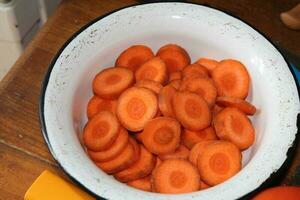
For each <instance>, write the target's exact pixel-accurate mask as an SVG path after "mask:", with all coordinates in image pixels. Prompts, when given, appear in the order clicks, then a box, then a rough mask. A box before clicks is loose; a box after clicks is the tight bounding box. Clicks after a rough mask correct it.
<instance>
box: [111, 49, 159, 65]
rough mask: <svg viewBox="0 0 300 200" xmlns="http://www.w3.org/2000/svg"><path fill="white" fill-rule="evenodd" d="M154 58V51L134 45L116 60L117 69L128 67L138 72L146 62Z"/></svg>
mask: <svg viewBox="0 0 300 200" xmlns="http://www.w3.org/2000/svg"><path fill="white" fill-rule="evenodd" d="M153 56H154V54H153V52H152V50H151V49H150V48H149V47H147V46H145V45H133V46H131V47H129V48H128V49H126V50H125V51H123V52H122V53H121V54H120V55H119V57H118V58H117V60H116V63H115V66H116V67H126V68H128V69H131V70H132V71H136V70H137V69H138V68H139V67H140V66H141V65H142V64H143V63H144V62H146V61H147V60H149V59H150V58H152V57H153Z"/></svg>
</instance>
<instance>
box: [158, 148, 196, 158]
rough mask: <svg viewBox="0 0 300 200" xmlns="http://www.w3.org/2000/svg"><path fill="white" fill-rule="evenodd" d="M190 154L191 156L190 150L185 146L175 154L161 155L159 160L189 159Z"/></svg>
mask: <svg viewBox="0 0 300 200" xmlns="http://www.w3.org/2000/svg"><path fill="white" fill-rule="evenodd" d="M189 154H190V150H189V149H188V148H186V147H185V146H184V145H180V146H179V147H178V148H177V149H176V150H175V152H174V153H168V154H160V155H159V158H160V159H162V160H167V159H174V158H180V159H188V157H189Z"/></svg>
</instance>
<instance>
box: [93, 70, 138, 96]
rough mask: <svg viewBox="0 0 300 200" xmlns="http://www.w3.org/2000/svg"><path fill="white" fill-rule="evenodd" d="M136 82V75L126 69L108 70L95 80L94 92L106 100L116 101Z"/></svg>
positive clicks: (103, 71)
mask: <svg viewBox="0 0 300 200" xmlns="http://www.w3.org/2000/svg"><path fill="white" fill-rule="evenodd" d="M133 82H134V74H133V73H132V71H130V70H129V69H126V68H121V67H118V68H115V67H111V68H107V69H104V70H102V71H101V72H100V73H98V74H97V75H96V76H95V78H94V80H93V91H94V93H95V94H97V95H98V96H100V97H102V98H104V99H115V98H117V97H118V96H119V95H120V94H121V93H122V92H123V91H124V90H126V89H127V88H128V87H130V86H131V85H132V84H133Z"/></svg>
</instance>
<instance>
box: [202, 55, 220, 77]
mask: <svg viewBox="0 0 300 200" xmlns="http://www.w3.org/2000/svg"><path fill="white" fill-rule="evenodd" d="M196 63H197V64H199V65H202V66H203V67H205V68H206V69H207V70H208V71H209V73H210V74H211V73H212V71H213V70H214V69H215V68H216V66H217V64H218V63H219V62H218V61H216V60H213V59H209V58H200V59H199V60H197V61H196Z"/></svg>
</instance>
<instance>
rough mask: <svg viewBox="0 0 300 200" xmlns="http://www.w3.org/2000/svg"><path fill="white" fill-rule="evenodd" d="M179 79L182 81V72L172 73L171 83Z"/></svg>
mask: <svg viewBox="0 0 300 200" xmlns="http://www.w3.org/2000/svg"><path fill="white" fill-rule="evenodd" d="M178 79H181V72H172V73H170V76H169V82H171V81H173V80H178Z"/></svg>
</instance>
